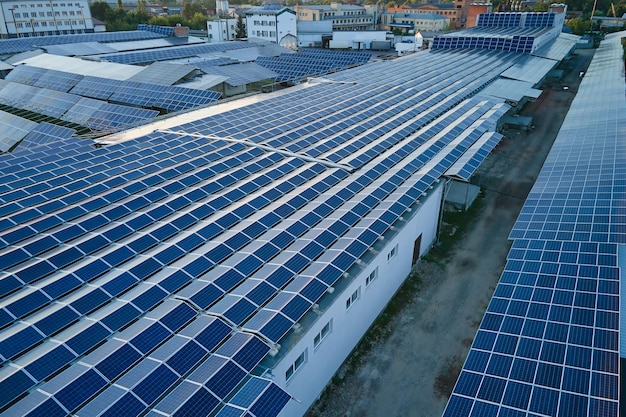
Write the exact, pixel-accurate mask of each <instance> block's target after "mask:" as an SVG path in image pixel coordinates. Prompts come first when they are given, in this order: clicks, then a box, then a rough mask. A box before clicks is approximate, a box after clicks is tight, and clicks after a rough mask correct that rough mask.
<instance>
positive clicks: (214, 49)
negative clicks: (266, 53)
mask: <svg viewBox="0 0 626 417" xmlns="http://www.w3.org/2000/svg"><path fill="white" fill-rule="evenodd" d="M252 45H254V43H252ZM250 46H251V44H250V43H249V42H236V41H233V42H220V43H211V44H201V45H183V46H170V47H167V48H158V49H150V50H145V51H136V52H122V53H116V54H104V55H100V58H101V59H103V60H105V61H110V62H117V63H119V64H148V63H152V62H156V61H167V60H173V59H181V58H189V57H196V56H199V55H202V54H210V53H220V52H225V51H231V50H235V49H242V48H249V47H250Z"/></svg>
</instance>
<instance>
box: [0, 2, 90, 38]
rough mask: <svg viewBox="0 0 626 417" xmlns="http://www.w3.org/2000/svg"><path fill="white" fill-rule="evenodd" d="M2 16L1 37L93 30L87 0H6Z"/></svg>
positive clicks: (2, 7)
mask: <svg viewBox="0 0 626 417" xmlns="http://www.w3.org/2000/svg"><path fill="white" fill-rule="evenodd" d="M0 19H2V22H1V24H0V34H1V35H2V39H8V38H22V37H33V36H50V35H67V34H72V33H93V32H94V25H93V21H92V20H91V12H90V11H89V3H88V2H87V1H86V0H72V1H71V2H57V1H56V0H50V1H43V0H23V1H3V2H1V3H0Z"/></svg>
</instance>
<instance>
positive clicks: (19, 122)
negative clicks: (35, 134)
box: [0, 111, 37, 152]
mask: <svg viewBox="0 0 626 417" xmlns="http://www.w3.org/2000/svg"><path fill="white" fill-rule="evenodd" d="M36 126H37V123H35V122H32V121H30V120H27V119H24V118H22V117H19V116H15V115H13V114H11V113H7V112H4V111H0V131H1V132H2V133H1V134H0V152H7V151H9V150H10V149H11V148H12V147H13V146H15V144H16V143H18V142H19V141H20V140H22V139H23V138H24V136H26V135H27V134H28V132H30V131H32V130H33V129H34V128H35V127H36Z"/></svg>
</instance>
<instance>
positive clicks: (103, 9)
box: [89, 1, 113, 22]
mask: <svg viewBox="0 0 626 417" xmlns="http://www.w3.org/2000/svg"><path fill="white" fill-rule="evenodd" d="M89 10H90V11H91V16H92V17H94V18H96V19H98V20H102V21H103V22H106V21H107V19H108V18H109V17H110V16H111V15H112V13H111V12H112V11H113V9H111V6H109V4H108V3H107V2H104V1H95V2H93V3H91V4H90V5H89Z"/></svg>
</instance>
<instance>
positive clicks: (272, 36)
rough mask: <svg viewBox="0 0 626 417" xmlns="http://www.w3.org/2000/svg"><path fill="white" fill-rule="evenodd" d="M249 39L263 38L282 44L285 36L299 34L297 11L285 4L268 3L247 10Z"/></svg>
mask: <svg viewBox="0 0 626 417" xmlns="http://www.w3.org/2000/svg"><path fill="white" fill-rule="evenodd" d="M246 32H247V34H248V39H263V40H266V41H270V42H274V43H277V44H280V42H281V40H283V38H285V37H296V38H297V36H298V28H297V26H296V13H295V12H294V11H293V10H291V9H289V8H287V7H284V6H279V5H273V4H268V5H265V6H260V7H252V8H250V9H248V10H247V11H246Z"/></svg>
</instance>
